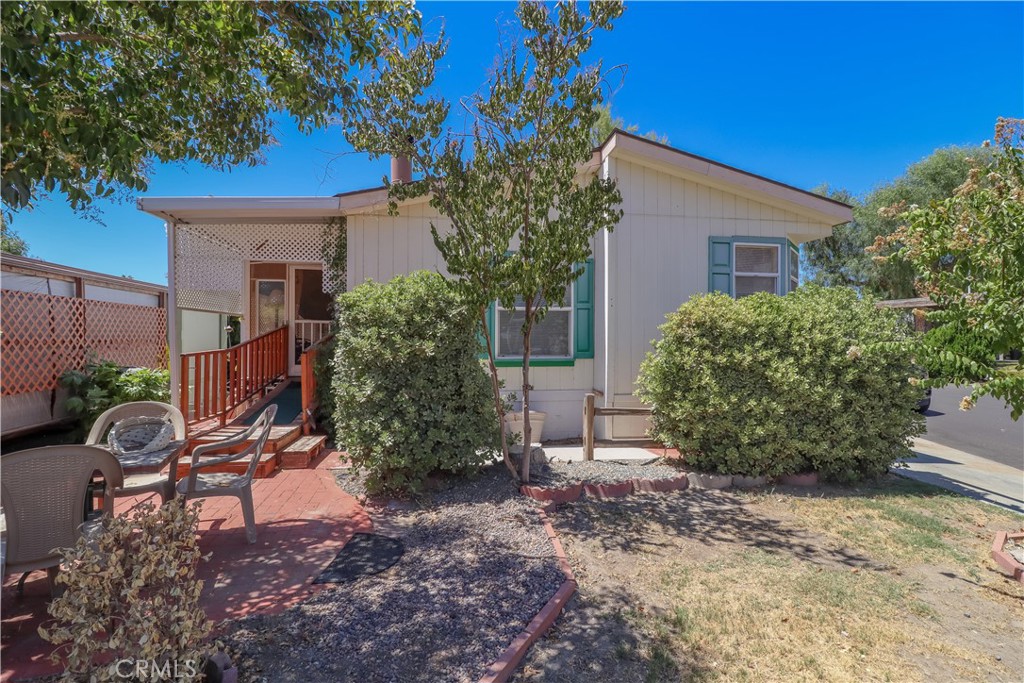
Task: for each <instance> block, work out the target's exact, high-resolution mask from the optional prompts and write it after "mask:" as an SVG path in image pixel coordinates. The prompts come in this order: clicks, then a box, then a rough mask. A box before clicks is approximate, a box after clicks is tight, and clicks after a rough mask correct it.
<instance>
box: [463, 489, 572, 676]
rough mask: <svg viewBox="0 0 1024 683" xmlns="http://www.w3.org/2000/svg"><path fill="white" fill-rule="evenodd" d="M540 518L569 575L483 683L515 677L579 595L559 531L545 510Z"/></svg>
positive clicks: (566, 573) (562, 565)
mask: <svg viewBox="0 0 1024 683" xmlns="http://www.w3.org/2000/svg"><path fill="white" fill-rule="evenodd" d="M545 508H547V511H548V512H550V511H552V510H553V509H554V506H553V505H552V506H551V507H550V508H548V506H545ZM537 514H538V515H539V516H540V521H541V523H542V524H543V526H544V532H545V533H546V534H547V536H548V540H549V541H551V547H552V548H553V549H554V551H555V559H557V560H558V567H559V568H560V569H561V570H562V573H563V574H565V581H563V582H562V585H561V586H560V587H559V588H558V590H557V591H555V594H554V595H553V596H551V599H550V600H548V601H547V603H546V604H545V605H544V606H543V607H542V608H541V609H540V611H539V612H537V616H535V617H534V618H533V619H532V620H531V621H530V623H529V624H527V626H526V628H525V629H523V631H522V632H521V633H520V634H519V635H518V636H516V637H515V638H514V639H513V640H512V643H511V644H510V645H509V646H508V647H507V648H505V651H504V652H502V653H501V656H500V657H498V659H497V660H496V661H495V662H494V663H493V664H491V665H490V666H489V667H487V671H486V673H484V675H483V678H481V679H480V683H505V681H508V679H509V678H511V677H512V674H513V673H514V672H515V670H516V667H518V666H519V662H521V661H522V660H523V657H525V656H526V652H527V650H529V649H530V647H531V646H532V645H533V644H534V643H535V642H537V640H539V639H540V637H541V636H542V635H544V634H545V633H547V630H548V629H549V628H551V625H552V624H554V623H555V619H557V618H558V615H560V614H561V613H562V610H563V609H565V605H566V603H568V602H569V598H571V597H572V596H573V595H574V594H575V593H576V587H577V586H576V577H575V576H573V573H572V567H570V566H569V558H568V557H566V555H565V549H564V548H563V547H562V543H561V542H560V541H559V540H558V535H557V534H556V533H555V528H554V527H553V526H551V520H550V519H548V516H547V515H546V514H545V510H544V509H538V510H537Z"/></svg>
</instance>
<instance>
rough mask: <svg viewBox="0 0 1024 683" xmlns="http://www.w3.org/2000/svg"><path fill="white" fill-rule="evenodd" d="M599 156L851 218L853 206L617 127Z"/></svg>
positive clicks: (840, 219)
mask: <svg viewBox="0 0 1024 683" xmlns="http://www.w3.org/2000/svg"><path fill="white" fill-rule="evenodd" d="M595 152H596V153H600V154H601V157H602V158H607V157H609V156H614V155H619V156H623V157H626V158H628V159H630V160H633V161H636V162H638V163H641V164H645V165H652V166H658V167H661V168H664V169H665V170H668V171H670V172H675V173H679V174H681V175H685V176H690V177H693V178H696V179H699V180H700V181H701V182H704V183H708V184H711V185H720V186H728V188H729V189H730V190H735V189H736V188H740V189H741V191H742V190H746V191H749V192H753V193H756V194H759V195H763V196H767V197H769V198H771V199H774V200H776V201H779V202H782V203H784V204H786V205H787V208H792V209H793V210H795V211H798V212H800V213H808V212H810V213H811V214H812V215H814V216H815V217H816V218H818V219H819V220H820V221H821V222H823V223H828V224H830V225H840V224H842V223H847V222H849V221H851V220H853V207H851V206H850V205H849V204H846V203H844V202H841V201H838V200H836V199H831V198H829V197H823V196H821V195H818V194H815V193H813V192H810V191H808V190H803V189H800V188H798V187H794V186H792V185H787V184H786V183H782V182H779V181H778V180H773V179H771V178H766V177H765V176H761V175H757V174H756V173H751V172H749V171H744V170H742V169H739V168H736V167H734V166H729V165H728V164H723V163H721V162H719V161H715V160H714V159H708V158H707V157H702V156H699V155H697V154H692V153H690V152H687V151H685V150H682V149H679V148H677V147H671V146H669V145H666V144H664V143H661V142H658V141H656V140H651V139H648V138H645V137H642V136H639V135H635V134H633V133H630V132H628V131H624V130H622V129H620V128H616V129H615V130H613V131H612V132H611V134H610V135H609V136H608V137H607V138H606V139H605V141H604V142H603V143H602V144H601V145H600V146H599V147H598V148H597V149H596V150H595Z"/></svg>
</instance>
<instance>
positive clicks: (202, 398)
mask: <svg viewBox="0 0 1024 683" xmlns="http://www.w3.org/2000/svg"><path fill="white" fill-rule="evenodd" d="M287 374H288V326H287V325H285V326H284V327H279V328H277V329H276V330H273V331H271V332H267V333H266V334H261V335H260V336H258V337H255V338H254V339H250V340H249V341H246V342H243V343H241V344H238V345H237V346H232V347H231V348H228V349H218V350H215V351H197V352H195V353H183V354H181V376H180V384H179V385H178V386H179V389H178V403H179V408H181V413H182V415H184V416H185V419H186V420H187V421H188V422H189V423H190V424H195V423H197V422H202V421H203V420H208V419H210V418H217V419H218V420H220V424H222V425H224V424H226V423H227V418H228V416H229V415H230V414H231V411H233V410H234V409H235V408H237V407H238V406H240V405H242V404H243V403H245V402H246V401H248V400H249V399H250V398H252V397H253V396H256V395H257V394H260V393H261V392H262V391H263V390H264V389H266V388H267V387H268V386H270V384H271V383H273V382H275V381H277V380H279V379H284V378H285V377H286V376H287Z"/></svg>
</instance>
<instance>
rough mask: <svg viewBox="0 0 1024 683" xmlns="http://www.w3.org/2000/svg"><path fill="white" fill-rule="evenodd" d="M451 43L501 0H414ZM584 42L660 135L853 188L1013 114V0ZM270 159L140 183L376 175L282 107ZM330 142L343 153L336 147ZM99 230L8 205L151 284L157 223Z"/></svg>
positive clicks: (159, 256) (108, 207)
mask: <svg viewBox="0 0 1024 683" xmlns="http://www.w3.org/2000/svg"><path fill="white" fill-rule="evenodd" d="M419 8H420V10H421V11H422V12H423V14H424V18H425V21H426V22H427V30H428V32H433V31H436V30H437V27H438V26H439V25H440V23H441V22H443V24H444V26H445V28H446V30H447V32H448V34H449V37H450V39H451V46H450V48H449V52H448V56H447V58H446V65H445V67H444V68H443V70H442V72H441V74H440V77H439V82H438V85H439V87H440V88H441V89H442V91H443V92H444V93H445V94H446V95H449V96H451V97H453V98H457V97H458V96H460V95H462V94H466V93H468V92H472V91H474V90H476V89H478V88H479V87H480V86H481V85H482V84H483V83H484V82H485V81H486V78H487V71H488V69H489V68H490V66H491V65H492V64H493V61H494V55H495V45H496V42H497V38H498V26H499V25H501V24H508V23H509V22H512V21H514V14H513V12H514V5H513V4H510V3H469V2H466V3H452V2H422V3H420V4H419ZM590 56H591V58H592V60H595V61H596V60H597V59H602V60H603V62H604V65H605V67H612V66H618V65H623V66H624V67H625V70H624V71H625V73H624V75H623V76H622V78H621V80H620V79H619V78H618V77H616V78H615V79H614V80H613V82H612V84H613V85H614V86H615V87H614V92H613V93H612V95H611V101H612V103H613V107H614V110H615V113H616V114H617V115H619V116H622V117H623V118H624V119H625V120H626V122H627V123H631V124H637V125H639V126H640V130H641V132H646V131H647V130H651V129H653V130H656V131H658V132H659V133H661V134H664V135H667V136H668V138H669V141H670V143H671V144H672V145H673V146H676V147H680V148H682V149H685V150H687V151H690V152H693V153H696V154H700V155H704V156H707V157H711V158H713V159H716V160H718V161H721V162H724V163H727V164H730V165H733V166H738V167H740V168H742V169H745V170H748V171H751V172H754V173H759V174H762V175H766V176H768V177H770V178H774V179H776V180H779V181H782V182H785V183H790V184H792V185H796V186H798V187H804V188H811V187H814V186H815V185H818V184H820V183H822V182H828V183H830V184H832V185H834V186H840V187H847V188H849V189H850V190H852V191H854V192H855V193H865V192H867V191H870V190H871V189H872V188H873V187H875V186H876V185H878V184H880V183H882V182H885V181H886V180H890V179H892V178H895V177H897V176H899V175H900V174H901V173H902V172H903V170H904V169H905V168H906V167H907V166H908V165H909V164H911V163H913V162H915V161H917V160H919V159H921V158H923V157H925V156H927V155H928V154H929V153H930V152H931V151H932V150H934V149H935V148H937V147H943V146H946V145H951V144H972V143H980V142H981V141H982V140H984V139H986V138H989V137H991V135H992V128H993V124H994V123H995V119H996V117H997V116H1016V117H1021V116H1024V3H1019V2H1018V3H991V4H988V3H936V4H931V3H785V4H776V3H667V2H666V3H660V2H632V3H627V10H626V13H625V15H624V16H623V17H622V18H621V19H620V20H619V22H618V23H617V24H616V27H615V30H614V31H613V32H612V33H610V34H607V35H603V36H600V37H599V39H598V40H596V41H595V43H594V46H593V49H592V50H591V53H590ZM278 138H279V140H280V144H279V145H278V146H276V147H274V148H271V149H270V150H269V152H268V159H269V162H268V163H267V164H266V165H264V166H260V167H256V168H239V169H235V170H233V171H231V172H215V171H211V170H208V169H204V168H202V167H199V166H184V167H183V166H180V165H169V166H160V167H157V168H156V169H155V172H154V173H153V176H152V179H151V184H150V189H149V191H148V192H147V193H146V194H147V195H150V196H179V195H220V196H245V195H330V194H334V193H336V192H341V191H346V190H353V189H358V188H362V187H370V186H375V185H378V184H379V182H380V179H381V177H382V176H383V175H384V174H385V173H386V172H387V162H386V160H377V161H374V162H370V161H368V160H367V158H366V157H365V156H363V155H358V154H354V153H352V152H351V150H350V149H349V148H347V146H346V145H345V143H344V141H343V140H342V138H341V133H340V131H338V130H337V129H334V130H326V131H320V132H317V133H315V134H313V135H310V136H304V135H301V134H299V133H297V132H296V131H295V129H294V127H293V126H291V125H290V124H289V123H288V122H287V121H282V122H281V125H280V129H279V132H278ZM339 155H340V156H339ZM100 208H101V209H102V211H103V220H104V222H105V223H106V226H101V225H97V224H96V223H94V222H91V221H87V220H84V219H82V218H80V217H78V216H76V215H75V214H74V213H73V212H71V211H70V210H69V209H67V207H66V206H65V203H64V201H63V200H62V199H60V198H54V199H53V200H51V201H43V202H41V203H40V204H39V206H38V207H37V208H36V209H35V210H34V211H33V212H31V213H21V214H17V215H16V216H15V218H14V221H13V224H12V227H13V228H14V229H15V230H16V231H18V232H19V233H20V234H21V236H22V237H23V238H24V239H25V240H26V241H28V243H29V248H30V253H31V255H32V256H35V257H37V258H42V259H46V260H50V261H56V262H58V263H63V264H66V265H71V266H76V267H80V268H88V269H92V270H99V271H102V272H109V273H112V274H115V275H130V276H132V277H135V278H137V279H140V280H148V281H151V282H161V283H163V282H166V271H167V267H166V246H165V241H164V230H163V224H162V223H161V222H160V221H159V220H158V219H156V218H153V217H152V216H149V215H147V214H142V213H140V212H138V211H137V210H136V209H135V205H134V202H130V203H127V204H121V205H117V204H111V203H101V204H100Z"/></svg>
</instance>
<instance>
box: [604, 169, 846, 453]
mask: <svg viewBox="0 0 1024 683" xmlns="http://www.w3.org/2000/svg"><path fill="white" fill-rule="evenodd" d="M613 161H614V163H613V164H611V165H610V166H609V173H610V175H611V176H612V177H615V178H617V179H618V182H619V189H620V191H621V192H622V195H623V210H624V212H625V213H624V215H623V218H622V221H621V222H620V223H619V225H618V227H617V228H616V229H615V231H614V232H613V233H612V235H611V236H610V238H609V247H608V252H609V253H608V254H607V256H606V258H607V262H608V264H609V265H608V268H609V271H608V273H609V288H610V298H609V301H608V305H609V311H610V312H609V322H608V325H609V327H608V348H609V352H610V353H612V354H613V355H614V358H612V359H611V361H610V362H609V363H608V368H609V372H610V376H609V377H608V378H607V380H606V381H607V383H608V384H609V385H610V386H611V392H612V393H611V395H609V396H608V397H607V399H606V402H607V403H608V404H609V405H612V404H614V405H637V404H638V403H639V402H638V401H637V399H636V398H635V396H634V395H633V392H634V390H635V382H636V377H637V373H638V371H639V368H640V363H641V362H642V361H643V359H644V357H645V356H646V354H647V352H648V351H649V350H650V348H651V342H652V341H653V340H654V339H657V338H658V337H659V336H660V331H659V330H658V328H659V326H660V325H661V324H662V323H663V322H664V321H665V315H666V314H667V313H670V312H672V311H674V310H676V309H677V308H679V306H680V305H681V304H682V303H683V302H685V301H686V300H687V299H689V298H690V297H691V296H693V295H694V294H697V293H701V292H706V291H707V287H708V264H707V252H708V237H709V236H711V235H725V236H736V235H745V236H755V237H777V238H787V237H788V238H789V239H792V240H793V241H799V238H798V236H799V235H801V234H803V235H806V234H814V233H817V232H818V231H820V230H822V229H826V230H827V228H828V226H825V225H822V224H819V223H813V222H811V221H809V220H807V219H806V218H803V217H802V216H798V215H797V214H795V213H792V212H790V211H786V210H783V209H780V208H777V207H774V206H770V205H768V204H764V203H761V202H758V201H756V200H754V199H751V198H749V197H745V196H742V195H737V194H733V193H730V192H728V191H725V190H721V189H719V188H715V187H711V186H708V185H705V184H701V183H696V182H693V181H691V180H687V179H684V178H682V177H679V176H676V175H673V174H670V173H666V172H663V171H660V170H657V169H652V168H650V167H647V166H644V165H641V164H637V163H634V162H630V161H628V160H624V159H621V158H620V159H613ZM612 423H613V424H612V427H611V431H612V436H614V437H615V438H638V437H642V436H643V435H644V431H645V429H646V421H645V420H642V419H638V418H613V420H612Z"/></svg>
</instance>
